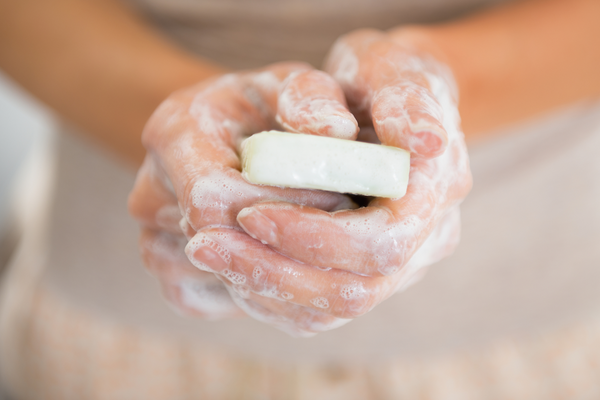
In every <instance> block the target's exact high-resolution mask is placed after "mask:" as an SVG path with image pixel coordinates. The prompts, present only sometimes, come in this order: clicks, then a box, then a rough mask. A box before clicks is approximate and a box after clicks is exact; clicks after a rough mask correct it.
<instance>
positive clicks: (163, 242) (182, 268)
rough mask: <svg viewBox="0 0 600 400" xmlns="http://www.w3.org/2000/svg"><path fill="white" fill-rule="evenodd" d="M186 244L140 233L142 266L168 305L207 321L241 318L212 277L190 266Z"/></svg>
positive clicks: (152, 233)
mask: <svg viewBox="0 0 600 400" xmlns="http://www.w3.org/2000/svg"><path fill="white" fill-rule="evenodd" d="M185 243H186V242H185V240H182V238H181V237H176V236H173V235H170V234H168V233H166V232H155V231H151V230H149V229H143V230H142V234H141V236H140V249H141V254H142V259H143V260H144V265H145V266H146V268H147V270H148V272H150V274H152V275H153V276H154V277H155V278H156V279H157V280H158V282H159V283H160V286H161V292H162V294H163V296H164V298H165V300H166V301H167V303H168V304H169V305H170V306H171V307H172V308H173V309H174V310H175V311H176V312H178V313H180V314H183V315H186V316H193V317H202V318H208V319H219V318H231V317H240V316H243V315H244V314H243V312H242V311H241V310H240V309H239V308H238V307H236V306H235V304H234V303H233V301H232V300H231V297H230V296H229V293H228V292H227V289H226V288H225V287H224V286H223V283H222V282H221V281H219V280H218V279H217V278H216V277H215V275H214V274H212V273H209V272H203V271H200V270H198V269H197V268H195V267H194V266H193V265H191V264H190V262H189V260H188V259H187V257H186V256H185V253H184V246H185Z"/></svg>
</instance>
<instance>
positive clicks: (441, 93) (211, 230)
mask: <svg viewBox="0 0 600 400" xmlns="http://www.w3.org/2000/svg"><path fill="white" fill-rule="evenodd" d="M324 71H325V72H321V71H318V70H315V69H313V68H311V67H310V66H308V65H306V64H303V63H295V62H290V63H278V64H274V65H271V66H268V67H265V68H262V69H260V70H254V71H246V72H239V73H233V74H227V75H223V76H220V77H218V78H214V79H210V80H208V81H203V82H201V83H199V84H197V85H195V86H193V87H190V88H187V89H183V90H180V91H178V92H176V93H174V94H173V95H171V96H170V97H169V98H168V99H167V100H166V101H165V102H164V103H163V104H162V105H161V106H160V107H159V108H158V109H157V110H156V111H155V113H154V115H153V116H152V117H151V119H150V120H149V122H148V124H147V126H146V128H145V130H144V134H143V141H144V145H145V146H146V148H147V149H148V156H147V157H146V160H145V162H144V164H143V166H142V168H141V169H140V172H139V174H138V178H137V181H136V184H135V187H134V189H133V192H132V194H131V196H130V202H129V205H130V211H131V213H132V215H133V216H134V217H135V218H136V219H138V220H139V221H140V223H141V224H142V236H141V249H142V257H143V259H144V262H145V264H146V266H147V268H148V270H149V271H150V272H151V273H152V274H153V275H154V276H155V277H157V278H158V280H159V282H160V283H161V287H162V291H163V294H164V295H165V297H166V299H167V300H168V301H169V303H170V304H171V305H173V306H174V307H175V308H176V309H177V310H179V311H180V312H182V313H184V314H186V315H193V316H199V317H204V318H223V317H233V316H237V315H240V314H244V313H245V314H248V315H250V316H251V317H254V318H256V319H258V320H260V321H263V322H266V323H268V324H271V325H273V326H276V327H278V328H280V329H282V330H284V331H286V332H288V333H291V334H293V335H296V336H310V335H312V334H315V333H317V332H321V331H325V330H329V329H333V328H335V327H338V326H341V325H343V324H344V323H346V322H348V321H350V320H351V319H353V318H356V317H358V316H360V315H362V314H364V313H366V312H367V311H369V310H371V309H372V308H373V307H375V306H376V305H377V304H379V303H380V302H382V301H383V300H385V299H386V298H387V297H389V296H390V295H392V294H393V293H395V292H397V291H399V290H402V289H404V288H406V287H407V286H408V285H410V284H411V283H413V282H415V281H416V280H418V279H419V278H420V276H422V274H423V273H424V270H425V268H424V267H426V266H427V265H430V264H432V263H434V262H436V261H438V260H440V259H442V258H444V257H445V256H447V255H449V254H450V253H451V252H452V251H453V249H454V248H455V246H456V245H457V243H458V237H459V231H460V216H459V208H458V206H459V203H460V202H461V200H462V199H463V198H464V197H465V196H466V194H467V193H468V191H469V189H470V187H471V175H470V170H469V162H468V155H467V150H466V146H465V143H464V138H463V134H462V132H461V130H460V118H459V115H458V110H457V91H456V87H455V83H454V81H453V78H452V74H451V73H450V71H449V70H448V68H447V67H446V66H445V65H443V64H441V63H439V62H438V61H436V60H435V59H433V58H432V57H431V56H429V55H428V54H427V53H424V52H423V51H422V50H420V49H419V46H418V45H415V43H414V42H413V41H412V40H411V39H410V35H408V36H406V35H397V34H396V35H391V34H388V33H383V32H379V31H372V30H362V31H357V32H354V33H351V34H348V35H346V36H343V37H342V38H340V39H339V40H338V41H337V42H336V44H335V45H334V46H333V48H332V50H331V52H330V55H329V56H328V59H327V61H326V63H325V68H324ZM359 126H360V127H365V128H364V129H362V130H361V134H366V136H369V135H368V132H371V136H372V137H374V136H375V135H373V133H376V137H377V138H378V140H379V141H380V142H381V143H382V144H384V145H388V146H397V147H401V148H404V149H407V150H410V152H411V171H410V181H409V186H408V191H407V194H406V195H405V196H404V197H402V198H400V199H387V198H375V199H372V200H371V201H370V202H369V204H368V206H367V207H362V208H356V206H355V205H354V203H353V202H352V201H351V200H350V199H349V198H348V197H347V196H345V195H342V194H337V193H329V192H323V191H314V190H301V189H282V188H276V187H267V186H256V185H252V184H250V183H248V182H246V181H245V180H244V179H242V176H241V173H240V160H239V146H240V142H241V141H242V140H243V139H244V138H245V137H247V136H249V135H251V134H253V133H256V132H260V131H263V130H269V129H285V130H287V131H289V132H301V133H307V134H313V135H319V136H330V137H336V138H342V139H348V140H355V139H356V138H357V135H358V134H359ZM373 128H374V130H373ZM365 167H368V166H365ZM186 255H187V257H186Z"/></svg>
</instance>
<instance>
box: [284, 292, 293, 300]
mask: <svg viewBox="0 0 600 400" xmlns="http://www.w3.org/2000/svg"><path fill="white" fill-rule="evenodd" d="M281 298H282V299H284V300H291V299H293V298H294V295H293V294H291V293H289V292H282V293H281Z"/></svg>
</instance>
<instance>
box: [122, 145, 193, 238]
mask: <svg viewBox="0 0 600 400" xmlns="http://www.w3.org/2000/svg"><path fill="white" fill-rule="evenodd" d="M128 208H129V213H130V214H131V216H133V217H134V218H135V219H137V220H138V222H140V223H141V224H142V226H144V227H146V228H148V229H153V230H165V231H167V232H170V233H172V234H176V235H177V234H181V229H180V226H179V221H180V219H181V217H182V216H181V212H180V211H179V206H178V205H177V198H176V197H175V194H174V193H173V191H172V189H171V186H170V182H168V178H167V177H166V175H165V174H164V172H162V171H161V170H160V168H159V167H158V165H157V164H156V162H155V161H154V160H153V159H152V157H150V156H146V158H145V159H144V163H143V164H142V166H141V168H140V170H139V172H138V175H137V178H136V181H135V185H134V187H133V190H132V191H131V194H130V195H129V201H128Z"/></svg>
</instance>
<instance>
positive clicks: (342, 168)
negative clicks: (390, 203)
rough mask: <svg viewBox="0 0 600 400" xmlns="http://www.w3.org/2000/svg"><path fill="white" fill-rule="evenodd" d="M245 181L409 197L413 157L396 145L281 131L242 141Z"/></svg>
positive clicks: (254, 136)
mask: <svg viewBox="0 0 600 400" xmlns="http://www.w3.org/2000/svg"><path fill="white" fill-rule="evenodd" d="M242 168H243V172H242V174H243V176H244V178H245V179H246V180H247V181H248V182H251V183H255V184H260V185H271V186H283V187H291V188H302V189H321V190H329V191H332V192H340V193H354V194H362V195H366V196H375V197H391V198H398V197H402V196H404V194H405V193H406V187H407V185H408V173H409V170H410V153H409V152H408V151H406V150H402V149H399V148H396V147H389V146H383V145H378V144H370V143H363V142H355V141H352V140H344V139H334V138H328V137H322V136H314V135H303V134H298V133H286V132H278V131H269V132H261V133H257V134H255V135H252V136H250V137H249V138H248V139H246V140H245V141H244V142H242Z"/></svg>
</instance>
